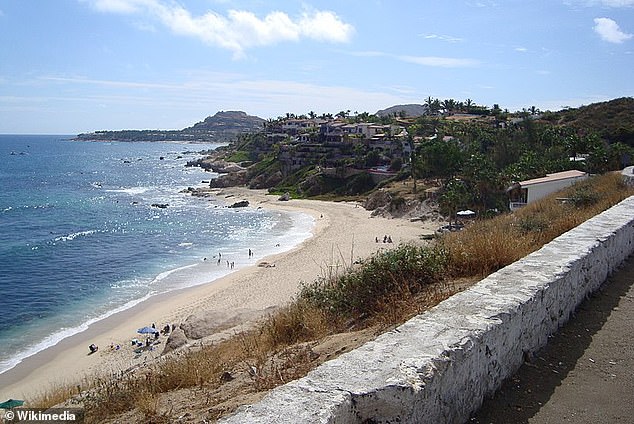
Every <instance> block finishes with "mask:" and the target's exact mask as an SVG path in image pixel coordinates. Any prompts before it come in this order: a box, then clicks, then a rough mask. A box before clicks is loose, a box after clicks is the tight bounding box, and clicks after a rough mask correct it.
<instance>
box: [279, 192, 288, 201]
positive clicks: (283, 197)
mask: <svg viewBox="0 0 634 424" xmlns="http://www.w3.org/2000/svg"><path fill="white" fill-rule="evenodd" d="M277 200H280V201H282V202H288V201H289V200H291V194H290V193H289V192H288V191H287V192H286V193H284V194H282V195H281V196H280V197H279V199H277Z"/></svg>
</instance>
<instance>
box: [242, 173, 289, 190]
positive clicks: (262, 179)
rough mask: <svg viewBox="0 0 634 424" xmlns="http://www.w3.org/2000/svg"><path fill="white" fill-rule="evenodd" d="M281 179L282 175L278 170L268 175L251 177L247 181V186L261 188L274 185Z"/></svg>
mask: <svg viewBox="0 0 634 424" xmlns="http://www.w3.org/2000/svg"><path fill="white" fill-rule="evenodd" d="M283 179H284V176H283V175H282V173H281V172H280V171H276V172H274V173H272V174H270V175H267V174H260V175H258V176H257V177H255V178H253V179H251V181H250V182H249V188H252V189H262V188H270V187H275V186H276V185H277V184H279V183H280V182H282V180H283Z"/></svg>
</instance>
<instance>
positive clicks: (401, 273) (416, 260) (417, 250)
mask: <svg viewBox="0 0 634 424" xmlns="http://www.w3.org/2000/svg"><path fill="white" fill-rule="evenodd" d="M446 267H447V254H446V252H445V251H444V250H443V249H442V248H438V247H422V246H413V245H402V246H399V247H397V248H395V249H393V250H390V251H387V252H380V253H378V254H375V255H374V256H372V257H371V258H370V259H369V260H367V261H364V262H363V263H362V264H361V266H360V267H358V268H354V269H351V270H350V271H348V272H347V273H345V274H344V275H342V276H339V277H335V278H334V279H332V280H327V279H325V278H322V279H320V280H317V281H316V282H315V283H313V284H310V285H306V286H304V287H303V288H302V290H301V292H300V299H302V300H304V301H307V302H309V303H310V304H313V305H315V306H317V307H319V308H321V309H324V310H327V311H328V312H329V313H331V314H334V315H335V316H343V317H350V318H357V317H359V316H362V315H363V316H371V315H373V314H377V313H380V312H381V308H382V305H384V304H385V302H384V299H385V298H386V297H389V296H390V295H394V293H400V294H403V295H414V294H416V293H418V292H420V291H421V289H422V288H423V287H425V286H426V285H428V284H430V283H434V282H438V281H441V280H442V279H443V275H444V271H445V269H446Z"/></svg>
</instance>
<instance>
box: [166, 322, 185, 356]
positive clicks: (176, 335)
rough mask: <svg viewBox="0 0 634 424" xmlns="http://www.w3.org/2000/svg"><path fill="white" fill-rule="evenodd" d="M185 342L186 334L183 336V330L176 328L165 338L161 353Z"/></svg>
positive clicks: (167, 351)
mask: <svg viewBox="0 0 634 424" xmlns="http://www.w3.org/2000/svg"><path fill="white" fill-rule="evenodd" d="M186 344H187V336H185V332H184V331H183V330H182V329H180V328H176V329H174V331H172V334H170V336H169V337H168V338H167V341H166V342H165V347H164V348H163V354H166V353H169V352H171V351H173V350H175V349H178V348H179V347H182V346H185V345H186Z"/></svg>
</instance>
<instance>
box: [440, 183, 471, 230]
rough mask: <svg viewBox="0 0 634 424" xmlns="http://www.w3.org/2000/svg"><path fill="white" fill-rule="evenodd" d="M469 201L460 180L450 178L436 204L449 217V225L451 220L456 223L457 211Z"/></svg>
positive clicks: (465, 188) (464, 186) (466, 190)
mask: <svg viewBox="0 0 634 424" xmlns="http://www.w3.org/2000/svg"><path fill="white" fill-rule="evenodd" d="M470 199H471V196H470V195H469V190H468V188H467V186H466V185H465V183H464V182H463V181H462V180H459V179H456V178H452V179H451V180H449V181H448V182H447V184H445V186H444V187H443V189H442V193H441V195H440V197H439V198H438V204H439V206H440V208H441V210H442V211H444V212H445V213H446V214H447V215H448V216H449V225H451V219H452V218H453V220H454V222H456V223H457V222H458V210H459V209H461V208H464V207H466V206H467V205H468V203H469V201H470Z"/></svg>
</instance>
